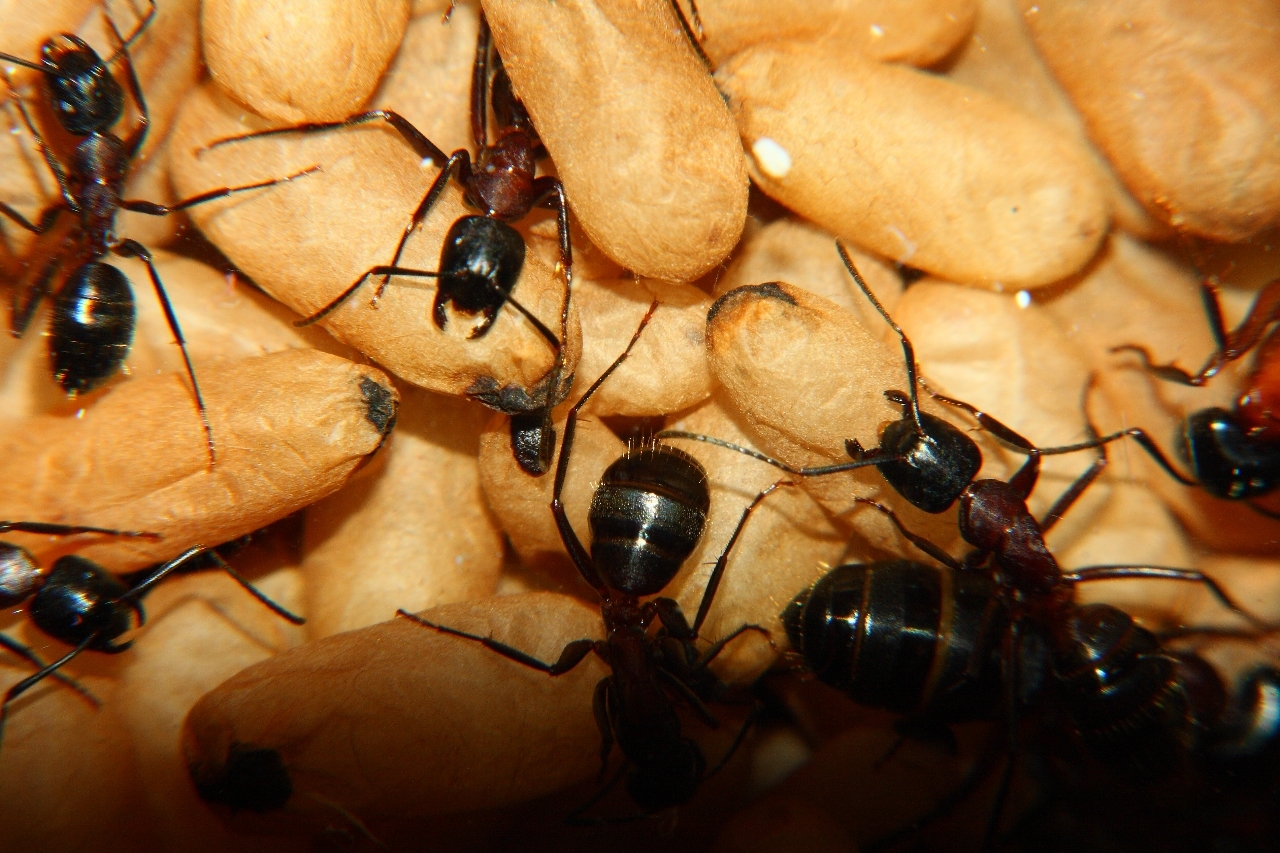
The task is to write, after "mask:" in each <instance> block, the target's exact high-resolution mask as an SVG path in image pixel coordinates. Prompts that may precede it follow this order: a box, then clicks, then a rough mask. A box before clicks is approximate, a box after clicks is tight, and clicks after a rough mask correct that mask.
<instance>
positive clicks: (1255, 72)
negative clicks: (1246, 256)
mask: <svg viewBox="0 0 1280 853" xmlns="http://www.w3.org/2000/svg"><path fill="white" fill-rule="evenodd" d="M1019 5H1020V6H1021V8H1022V11H1023V14H1024V17H1025V20H1026V22H1027V25H1028V26H1029V28H1030V30H1031V34H1032V36H1033V37H1034V39H1035V43H1036V47H1037V48H1039V50H1040V53H1041V54H1042V55H1043V56H1044V58H1045V61H1046V62H1047V63H1048V65H1049V67H1050V69H1052V71H1053V73H1054V75H1056V76H1057V78H1058V80H1059V81H1060V82H1061V83H1062V85H1063V88H1065V89H1066V90H1067V93H1068V94H1069V95H1070V96H1071V99H1072V100H1073V101H1074V102H1075V104H1076V106H1077V107H1078V108H1079V110H1080V112H1081V113H1082V114H1083V115H1084V119H1085V122H1086V124H1087V125H1088V128H1089V134H1090V136H1092V137H1093V139H1094V140H1095V141H1096V142H1097V143H1098V145H1099V147H1101V148H1102V150H1103V151H1104V152H1105V153H1106V155H1107V157H1108V158H1109V159H1110V160H1111V162H1112V163H1113V164H1115V168H1116V171H1117V172H1119V174H1120V176H1121V178H1122V179H1123V180H1124V182H1125V184H1126V185H1127V186H1128V187H1129V189H1130V190H1131V191H1132V192H1133V194H1134V195H1135V196H1136V197H1137V198H1138V200H1139V201H1140V202H1142V203H1143V204H1144V205H1145V206H1146V207H1147V209H1148V210H1150V211H1151V213H1152V214H1153V215H1155V216H1156V217H1158V218H1159V219H1161V220H1163V221H1166V222H1168V223H1169V224H1171V225H1173V226H1174V227H1176V228H1178V229H1181V230H1186V231H1190V232H1192V233H1195V234H1200V235H1203V236H1206V237H1210V238H1212V239H1215V240H1232V241H1238V240H1244V239H1247V238H1248V237H1251V236H1253V235H1254V234H1256V233H1258V232H1259V231H1261V230H1263V229H1265V228H1267V227H1268V226H1269V225H1271V224H1273V223H1275V222H1276V221H1277V220H1278V219H1280V109H1277V107H1276V105H1277V104H1278V103H1280V6H1277V5H1276V4H1275V3H1274V2H1273V1H1272V0H1239V2H1235V3H1196V2H1187V0H1117V2H1112V3H1104V4H1093V3H1083V2H1073V0H1049V2H1045V3H1041V2H1038V0H1037V2H1035V3H1034V4H1033V3H1031V2H1028V0H1019Z"/></svg>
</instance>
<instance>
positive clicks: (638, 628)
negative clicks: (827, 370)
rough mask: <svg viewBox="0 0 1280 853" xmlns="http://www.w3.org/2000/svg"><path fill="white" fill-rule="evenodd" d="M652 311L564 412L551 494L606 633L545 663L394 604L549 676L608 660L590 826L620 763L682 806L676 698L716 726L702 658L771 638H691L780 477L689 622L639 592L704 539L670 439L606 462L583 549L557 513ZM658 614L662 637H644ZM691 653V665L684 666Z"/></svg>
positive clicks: (637, 786) (665, 802)
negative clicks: (585, 430) (590, 428)
mask: <svg viewBox="0 0 1280 853" xmlns="http://www.w3.org/2000/svg"><path fill="white" fill-rule="evenodd" d="M656 308H657V303H656V302H655V303H653V304H652V305H651V306H650V308H649V311H648V312H647V313H646V314H645V316H644V319H643V320H641V323H640V326H639V328H637V329H636V332H635V334H634V335H633V336H632V338H631V341H630V343H629V344H628V345H627V347H626V349H625V350H624V351H623V353H622V354H621V355H620V356H619V357H618V359H617V360H616V361H614V363H613V364H612V365H611V366H610V367H609V369H608V370H606V371H605V372H604V373H603V374H602V375H601V376H600V378H599V379H597V380H596V381H595V383H594V384H593V385H592V386H591V387H590V388H589V389H588V390H587V392H586V393H585V394H583V396H582V398H581V399H579V400H578V401H577V402H576V403H575V404H574V406H573V408H572V409H571V410H570V412H569V416H568V420H567V421H566V423H565V427H564V441H563V444H562V447H561V451H560V459H559V462H558V464H557V466H556V476H555V484H554V487H553V490H552V499H551V511H552V513H553V515H554V517H555V520H556V526H557V527H558V528H559V530H560V537H561V540H562V541H563V543H564V546H565V548H566V550H568V552H569V556H570V557H571V558H572V560H573V563H574V565H575V566H577V568H578V571H579V572H580V573H581V574H582V577H583V579H584V580H585V581H586V582H587V583H588V584H589V585H590V586H591V587H592V588H593V589H594V590H595V591H596V593H597V594H598V595H599V596H600V609H601V616H602V618H603V620H604V626H605V635H606V636H605V638H604V639H601V640H594V639H582V640H574V641H573V642H571V643H569V644H568V645H566V646H565V647H564V649H563V651H562V652H561V653H560V657H559V659H557V660H556V661H555V662H554V663H547V662H545V661H541V660H538V659H536V658H533V657H531V656H530V655H528V654H526V653H524V652H522V651H520V650H519V649H516V648H513V647H511V646H508V645H506V644H505V643H501V642H499V641H497V640H494V639H492V638H490V637H482V636H479V635H475V634H468V633H466V632H463V631H458V630H456V629H453V628H449V627H446V626H443V625H437V624H435V623H433V622H428V621H427V620H425V619H423V618H421V617H419V616H414V615H412V614H409V613H405V612H404V611H401V612H400V615H401V616H404V617H406V618H409V619H412V620H414V621H415V622H417V623H419V624H421V625H424V626H426V627H429V628H434V629H435V630H437V631H441V632H442V633H445V634H450V635H452V636H456V637H461V638H464V639H467V640H470V641H473V642H477V643H481V644H483V645H484V646H485V647H487V648H489V649H492V650H493V651H495V652H497V653H498V654H500V655H503V656H504V657H507V658H510V659H511V660H513V661H515V662H516V663H519V664H521V665H523V666H527V667H530V668H532V669H536V670H538V671H540V672H545V673H547V674H548V675H551V676H557V675H563V674H564V673H566V672H569V671H570V670H572V669H573V668H574V667H575V666H577V665H578V664H579V663H581V662H582V660H583V659H585V658H586V656H587V655H588V654H590V653H592V652H594V653H595V654H596V655H597V656H598V657H600V658H601V659H602V660H603V661H604V662H605V663H606V664H608V665H609V667H610V669H611V670H612V673H611V674H610V675H609V676H607V677H606V678H604V679H603V680H602V681H601V682H600V683H599V684H598V685H597V686H596V691H595V702H594V705H595V709H596V723H597V725H598V726H599V729H600V736H601V750H600V753H601V760H602V766H601V774H603V773H604V769H605V767H606V766H607V761H608V758H609V754H610V752H611V751H612V747H613V745H614V743H615V742H616V743H617V744H618V746H619V747H620V748H621V750H622V754H623V756H625V758H626V762H624V764H623V765H622V767H621V768H620V769H619V771H618V775H615V776H614V777H613V780H612V781H610V783H609V784H608V785H605V786H604V787H603V788H602V789H601V790H600V792H599V793H598V794H597V795H596V796H594V797H593V798H592V799H591V800H590V801H588V802H587V803H585V804H584V805H582V806H581V807H579V808H578V809H576V810H575V811H574V812H573V813H572V814H571V815H570V821H578V822H586V821H579V820H578V818H579V815H581V814H582V813H583V812H585V811H586V810H587V809H588V808H590V807H591V806H592V805H594V804H595V803H596V802H597V801H599V799H600V798H602V797H603V796H604V795H605V794H606V793H608V791H609V790H610V789H611V787H612V785H613V784H614V783H615V782H616V781H617V780H618V779H619V778H621V774H622V772H623V771H625V770H626V769H627V767H628V766H630V767H631V768H632V771H631V773H630V774H629V775H628V777H627V782H626V787H627V790H628V792H629V793H630V794H631V797H632V799H633V800H634V801H635V802H636V804H637V805H639V806H640V808H641V809H642V810H643V811H644V812H645V813H654V812H657V811H661V810H664V809H667V808H671V807H673V806H678V805H681V804H683V803H685V802H688V801H689V799H691V798H692V797H693V795H694V792H695V791H696V790H697V787H698V785H699V784H700V783H701V782H702V781H703V780H704V779H705V778H707V776H709V775H710V773H708V772H707V770H706V760H705V758H704V757H703V755H702V751H701V750H700V749H699V748H698V745H697V744H696V743H695V742H694V741H693V740H691V739H689V738H688V737H686V736H684V734H683V733H682V732H681V728H680V718H679V717H678V716H677V714H676V701H677V700H678V701H680V702H683V703H684V704H685V705H687V706H688V707H690V708H691V709H692V710H693V711H694V712H695V713H696V714H697V715H698V716H699V717H700V718H701V719H702V721H703V722H704V723H706V724H707V725H708V726H709V727H712V728H715V727H717V726H718V725H719V723H718V722H717V720H716V719H715V717H713V716H712V715H711V712H710V711H709V710H708V709H707V708H706V706H705V705H704V704H703V701H702V699H701V698H700V696H699V693H698V691H697V690H696V689H695V686H694V685H695V683H697V684H701V683H702V681H701V680H700V677H702V676H705V674H706V667H707V665H708V664H709V663H710V662H711V661H712V660H714V659H715V657H716V656H717V655H718V654H719V653H720V652H721V650H723V649H724V648H725V646H726V645H727V644H728V643H729V642H731V641H732V640H733V639H735V638H736V637H737V636H738V635H740V634H742V633H743V632H745V631H760V632H762V633H764V634H765V636H768V634H767V632H766V631H765V630H764V629H763V628H761V627H760V626H758V625H743V626H741V627H739V628H738V629H737V630H735V631H733V632H731V633H729V634H728V635H727V636H725V637H723V638H721V639H720V640H718V641H717V642H715V643H714V644H712V645H711V646H710V647H709V648H708V649H707V650H706V651H705V652H702V653H698V652H697V651H696V649H695V647H694V645H693V644H694V641H695V640H696V639H697V638H698V630H699V629H700V628H701V627H702V624H703V622H704V620H705V619H706V617H707V613H708V611H709V610H710V608H711V604H712V602H713V600H714V598H715V594H716V589H717V588H718V586H719V583H720V579H721V577H722V576H723V574H724V571H725V567H726V565H727V562H728V558H729V554H730V552H731V551H732V549H733V546H734V544H735V543H736V542H737V540H738V536H739V534H740V533H741V532H742V529H743V527H744V525H745V524H746V523H747V520H748V518H750V516H751V514H752V512H753V511H754V510H755V508H756V507H757V506H758V505H759V504H760V502H761V501H762V500H763V499H764V498H765V497H766V496H767V495H769V494H770V493H771V492H773V491H774V490H775V489H776V488H778V487H779V486H782V485H789V482H788V481H779V482H778V483H774V484H773V485H772V486H770V487H769V488H767V489H765V490H764V491H762V492H760V494H758V495H757V496H756V498H755V499H754V500H753V501H752V502H751V503H750V504H749V505H748V506H747V508H746V509H745V510H744V511H743V514H742V518H741V519H740V520H739V522H738V525H737V527H736V529H735V530H734V532H733V534H732V536H730V538H729V541H728V543H727V544H726V545H725V548H724V551H723V552H722V553H721V554H720V556H719V558H718V559H717V560H716V563H715V567H714V569H713V570H712V572H711V576H710V578H709V580H708V581H707V586H706V589H705V591H704V593H703V596H702V601H701V603H700V605H699V607H698V613H697V615H696V617H695V618H694V620H693V624H692V625H690V624H689V622H688V620H687V618H686V617H685V615H684V613H683V612H682V611H681V609H680V605H679V604H678V603H676V601H674V600H673V599H670V598H664V597H659V598H653V599H650V600H648V601H641V599H642V598H644V597H647V596H652V595H656V594H658V593H660V592H661V591H662V590H663V588H664V587H666V586H667V584H668V583H669V582H670V581H671V579H672V578H673V577H674V576H675V574H676V572H677V571H679V569H680V567H681V565H682V564H683V563H684V561H685V559H687V558H688V556H689V555H690V554H691V553H692V552H693V550H694V548H695V547H696V546H697V544H698V541H699V539H701V537H702V531H703V528H704V526H705V524H706V515H707V510H708V508H709V507H710V500H711V498H710V492H709V490H708V486H707V476H706V472H705V471H704V470H703V468H702V466H701V465H699V464H698V462H697V461H696V460H695V459H694V458H693V457H691V456H689V455H688V454H686V453H684V452H683V451H681V450H678V449H676V448H674V447H669V446H666V445H663V444H658V443H653V444H646V445H645V446H644V447H642V448H641V449H640V450H639V451H636V452H631V451H629V452H628V453H627V455H625V456H623V457H622V458H620V459H618V460H617V461H615V462H614V463H613V464H612V465H610V466H609V467H608V468H607V469H606V470H605V472H604V474H603V475H602V476H601V478H600V485H599V486H598V487H597V488H596V492H595V495H594V496H593V498H592V502H591V509H590V511H589V514H588V519H589V521H590V525H591V532H592V540H591V550H590V553H588V551H587V549H586V547H585V546H584V545H583V544H582V542H581V540H580V539H579V538H578V534H577V532H576V531H574V529H573V527H572V525H571V524H570V522H569V519H568V516H567V515H566V513H565V508H564V504H563V503H562V500H561V495H562V492H563V489H564V481H565V476H566V473H567V471H568V466H569V459H570V456H571V451H572V448H573V440H574V436H575V434H576V430H577V419H578V414H579V411H580V410H581V409H582V407H583V406H584V405H585V404H586V402H587V401H588V400H589V399H590V397H591V396H592V395H593V394H594V393H595V392H596V390H597V389H598V388H599V387H600V386H601V385H602V384H603V383H604V381H605V380H606V379H608V377H609V375H610V374H612V373H613V371H614V370H616V369H617V368H618V366H619V365H620V364H622V362H623V361H625V360H626V358H627V356H628V355H629V354H630V352H631V350H632V348H633V347H634V346H635V344H636V341H638V340H639V338H640V333H641V332H642V331H643V330H644V328H645V326H646V325H647V324H648V322H649V319H650V318H651V317H652V316H653V312H654V311H655V310H656ZM655 619H656V620H657V621H658V622H659V623H660V624H661V625H662V628H663V629H664V634H660V635H658V636H651V635H650V634H649V633H648V630H649V628H650V627H651V626H652V625H653V623H654V620H655ZM672 640H674V641H676V642H678V643H679V644H681V646H682V653H677V654H671V653H669V650H668V649H667V646H668V644H669V642H670V641H672ZM688 661H693V663H692V664H691V665H689V664H688V663H687V662H688ZM749 722H750V717H748V724H749ZM745 733H746V726H745V725H744V727H743V729H742V730H741V731H740V732H739V734H738V737H737V738H736V739H735V741H734V744H733V746H731V747H730V749H729V751H728V752H727V753H726V755H725V757H724V759H722V761H721V762H720V765H719V766H723V764H724V762H725V761H727V760H728V758H729V756H730V755H732V753H733V751H734V749H736V747H737V745H738V744H739V743H740V742H741V740H742V738H743V737H744V735H745ZM719 766H718V767H716V768H715V769H713V770H712V771H711V773H714V772H715V771H716V770H718V769H719Z"/></svg>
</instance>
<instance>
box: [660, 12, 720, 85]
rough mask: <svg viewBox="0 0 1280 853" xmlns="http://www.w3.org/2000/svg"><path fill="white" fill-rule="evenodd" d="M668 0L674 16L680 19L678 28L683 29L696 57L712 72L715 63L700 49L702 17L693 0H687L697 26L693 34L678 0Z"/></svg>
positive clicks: (714, 68)
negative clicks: (695, 32)
mask: <svg viewBox="0 0 1280 853" xmlns="http://www.w3.org/2000/svg"><path fill="white" fill-rule="evenodd" d="M668 2H669V3H670V4H671V10H672V11H673V12H675V13H676V18H677V19H678V20H679V21H680V29H682V30H684V35H685V38H687V39H688V40H689V44H691V45H693V50H694V52H695V53H697V54H698V59H700V60H701V61H702V64H703V65H705V66H706V67H707V70H708V71H712V72H714V71H715V70H716V66H715V63H713V62H712V61H711V57H709V56H707V52H706V51H705V50H703V49H702V41H701V39H702V38H703V35H704V34H703V32H702V17H701V16H700V15H699V14H698V7H697V5H695V3H694V2H693V0H689V10H690V11H691V12H693V20H694V23H695V24H696V25H697V28H698V33H697V35H695V34H694V32H693V27H690V26H689V19H688V18H686V17H685V16H684V10H683V9H681V8H680V2H679V0H668Z"/></svg>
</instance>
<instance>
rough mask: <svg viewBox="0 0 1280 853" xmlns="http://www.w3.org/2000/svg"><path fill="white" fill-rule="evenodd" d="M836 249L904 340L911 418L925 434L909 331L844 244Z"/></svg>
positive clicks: (883, 315) (862, 288)
mask: <svg viewBox="0 0 1280 853" xmlns="http://www.w3.org/2000/svg"><path fill="white" fill-rule="evenodd" d="M836 251H837V252H839V253H840V260H842V261H844V268H845V269H847V270H848V271H849V275H851V276H853V280H854V281H855V282H857V285H858V287H859V288H860V289H861V290H862V293H863V295H864V296H866V297H867V299H868V300H870V301H871V304H872V305H874V306H875V308H876V310H877V311H879V312H880V316H881V317H883V318H884V321H885V322H886V323H888V324H889V327H890V328H892V329H893V330H894V331H895V332H897V333H898V339H899V340H900V341H902V357H903V360H904V361H905V362H906V365H907V387H909V388H910V389H911V391H910V392H909V400H910V403H911V419H912V420H913V421H915V424H916V434H917V435H924V424H923V423H922V422H921V421H920V393H919V387H920V380H919V377H918V375H917V373H916V350H915V347H913V346H912V345H911V340H910V339H909V338H908V337H907V333H906V332H904V331H902V327H901V326H899V325H898V324H897V323H895V322H894V321H893V318H892V317H890V316H889V312H888V311H886V310H885V308H884V306H883V305H881V304H880V300H879V299H876V295H875V294H874V293H872V292H871V288H870V287H869V286H868V285H867V283H866V281H864V280H863V278H862V276H861V274H859V272H858V268H857V267H855V266H854V265H853V259H852V258H850V257H849V252H848V251H847V250H846V249H845V247H844V244H843V243H841V242H840V241H839V240H836Z"/></svg>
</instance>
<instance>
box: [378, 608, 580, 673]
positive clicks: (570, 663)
mask: <svg viewBox="0 0 1280 853" xmlns="http://www.w3.org/2000/svg"><path fill="white" fill-rule="evenodd" d="M396 615H397V616H403V617H404V618H406V619H408V620H410V621H412V622H416V623H417V624H419V625H422V626H423V627H426V628H434V629H435V630H437V631H439V632H440V633H441V634H449V635H450V636H453V637H462V638H463V639H465V640H472V641H474V642H477V643H479V644H480V645H482V646H484V647H485V648H486V649H489V650H490V651H494V652H497V653H498V654H500V655H502V656H503V657H504V658H508V659H510V660H513V661H515V662H516V663H518V664H522V665H523V666H527V667H529V668H530V669H536V670H538V671H539V672H545V673H546V674H547V675H564V674H565V673H566V672H568V671H569V670H571V669H573V668H574V667H575V666H577V665H578V664H580V663H582V659H583V658H585V657H586V656H587V655H589V654H590V653H591V652H592V651H594V650H595V648H596V642H597V641H596V640H574V641H573V642H571V643H569V644H568V645H566V646H565V647H564V648H563V649H562V650H561V651H560V658H559V659H558V660H557V661H556V662H555V663H547V662H546V661H542V660H539V659H538V658H535V657H534V656H533V655H529V654H526V653H524V652H522V651H520V650H519V649H517V648H516V647H515V646H508V645H507V644H506V643H502V642H499V641H498V640H495V639H493V638H492V637H481V636H480V635H479V634H468V633H467V632H466V631H459V630H458V629H457V628H449V627H447V626H445V625H437V624H436V623H434V622H428V621H427V620H426V619H423V618H422V617H421V616H415V615H414V614H412V613H409V612H408V611H406V610H397V611H396Z"/></svg>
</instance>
